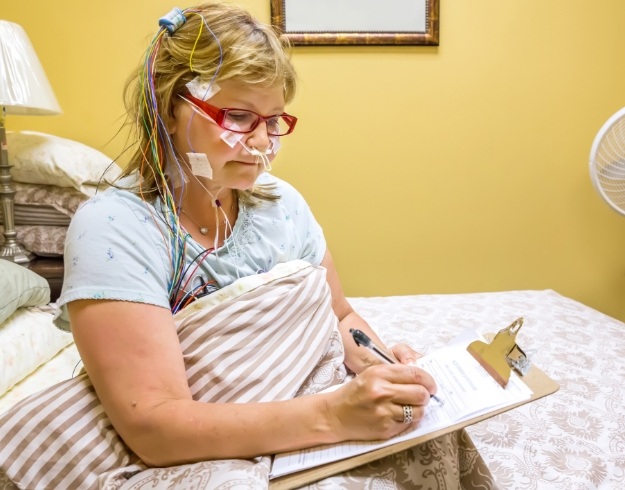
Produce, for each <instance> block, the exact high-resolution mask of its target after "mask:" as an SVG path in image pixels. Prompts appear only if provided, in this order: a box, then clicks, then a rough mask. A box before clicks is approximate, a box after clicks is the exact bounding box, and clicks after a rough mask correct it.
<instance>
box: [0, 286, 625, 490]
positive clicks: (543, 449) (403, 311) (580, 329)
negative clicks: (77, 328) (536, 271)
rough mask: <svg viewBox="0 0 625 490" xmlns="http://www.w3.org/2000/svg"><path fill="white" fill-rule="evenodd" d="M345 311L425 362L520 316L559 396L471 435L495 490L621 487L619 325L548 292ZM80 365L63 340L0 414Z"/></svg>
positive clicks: (622, 339)
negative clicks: (464, 337)
mask: <svg viewBox="0 0 625 490" xmlns="http://www.w3.org/2000/svg"><path fill="white" fill-rule="evenodd" d="M350 301H351V303H352V305H353V306H354V307H355V309H356V310H357V311H359V312H360V314H361V315H362V316H363V317H364V318H366V319H367V320H368V321H369V323H370V324H371V326H372V327H373V328H374V329H375V330H376V331H377V332H378V333H379V334H380V335H381V337H382V338H383V340H384V341H385V342H386V343H388V344H392V343H397V342H406V343H409V344H411V345H413V346H414V347H415V348H416V349H417V350H419V351H421V352H424V353H427V352H428V351H430V350H433V349H436V348H439V347H442V346H443V345H445V344H446V343H447V342H448V341H449V340H451V339H452V338H453V337H455V336H456V335H457V334H459V333H460V332H462V331H464V330H465V329H470V330H477V331H478V332H481V333H489V332H494V331H496V330H499V329H501V328H503V327H505V326H507V325H508V324H510V323H511V321H513V320H514V319H516V318H517V317H519V316H522V317H523V318H524V319H525V323H524V326H523V328H522V329H521V331H520V332H519V335H518V338H517V340H518V343H519V345H521V347H522V348H523V349H524V350H525V352H526V353H527V354H528V355H529V356H530V358H531V361H532V362H533V363H535V364H536V365H537V366H539V367H540V368H541V369H542V370H543V371H544V372H545V373H546V374H548V375H549V376H551V377H552V378H553V379H554V380H556V381H557V382H558V383H559V385H560V390H559V391H558V392H557V393H555V394H553V395H550V396H548V397H546V398H543V399H541V400H538V401H536V402H534V403H531V404H527V405H524V406H521V407H519V408H517V409H515V410H513V411H510V412H506V413H504V414H502V415H499V416H496V417H494V418H492V419H489V420H486V421H484V422H481V423H479V424H476V425H474V426H472V427H470V428H469V434H470V436H471V437H472V439H473V442H474V443H475V445H476V446H477V448H478V449H479V451H480V453H481V454H482V457H483V458H484V460H485V462H486V463H487V464H488V466H489V469H490V470H491V472H492V474H493V475H494V477H495V480H496V481H497V483H498V484H499V486H500V488H507V489H567V490H568V489H594V488H600V489H617V488H624V487H625V389H624V388H623V386H622V385H623V380H624V379H625V324H623V323H622V322H620V321H618V320H615V319H613V318H610V317H608V316H606V315H604V314H602V313H600V312H598V311H595V310H593V309H592V308H589V307H587V306H584V305H583V304H580V303H578V302H576V301H573V300H571V299H569V298H566V297H564V296H561V295H560V294H558V293H557V292H555V291H551V290H545V291H507V292H492V293H474V294H450V295H415V296H391V297H370V298H351V299H350ZM42 314H43V312H42ZM46 314H49V313H46ZM0 326H1V325H0ZM55 348H56V347H55ZM2 362H3V363H4V362H5V360H4V359H3V361H2ZM78 362H79V357H78V354H77V352H76V348H75V346H74V345H73V344H72V343H71V340H70V341H69V342H68V343H67V345H65V346H63V347H61V348H58V352H57V353H56V355H55V356H54V357H53V358H52V359H50V360H48V361H46V362H44V363H42V365H41V366H40V367H39V368H38V369H37V370H36V371H34V372H32V373H31V374H29V375H28V376H25V377H24V378H23V379H22V380H20V381H19V382H18V383H17V384H15V385H14V386H13V387H12V389H10V390H8V391H7V392H6V393H4V394H3V395H2V396H1V397H0V412H3V411H4V410H6V409H7V408H9V407H10V406H12V405H13V404H14V403H16V402H17V401H18V400H20V399H21V398H24V397H25V396H27V395H29V394H31V393H33V392H36V391H37V390H39V389H42V388H43V387H45V386H49V385H51V384H54V383H56V382H57V381H60V380H63V379H67V378H70V377H72V375H73V373H74V372H75V371H76V365H77V363H78ZM3 370H4V365H3Z"/></svg>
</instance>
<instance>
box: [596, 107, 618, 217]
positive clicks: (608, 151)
mask: <svg viewBox="0 0 625 490" xmlns="http://www.w3.org/2000/svg"><path fill="white" fill-rule="evenodd" d="M590 173H591V177H592V181H593V184H594V185H595V188H596V189H597V190H598V191H599V193H600V194H601V196H602V197H603V198H604V199H605V200H606V201H607V203H608V204H609V205H610V206H612V208H614V209H615V210H616V211H618V212H619V213H621V214H623V215H625V109H621V110H620V111H619V112H617V113H616V114H615V115H614V116H612V117H611V118H610V119H609V120H608V121H607V122H606V123H605V124H604V125H603V127H602V128H601V130H600V131H599V133H598V134H597V137H596V138H595V141H594V143H593V148H592V151H591V158H590Z"/></svg>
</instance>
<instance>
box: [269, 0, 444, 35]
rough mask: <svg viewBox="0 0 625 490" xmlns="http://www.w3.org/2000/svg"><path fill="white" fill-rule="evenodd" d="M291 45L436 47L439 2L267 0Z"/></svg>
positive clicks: (275, 19)
mask: <svg viewBox="0 0 625 490" xmlns="http://www.w3.org/2000/svg"><path fill="white" fill-rule="evenodd" d="M271 23H272V25H274V26H276V27H278V28H279V29H280V30H281V31H282V32H284V33H285V34H286V36H287V37H288V38H289V40H290V41H291V43H292V44H294V45H300V46H301V45H399V44H411V45H426V46H438V24H439V0H271Z"/></svg>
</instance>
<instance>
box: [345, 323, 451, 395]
mask: <svg viewBox="0 0 625 490" xmlns="http://www.w3.org/2000/svg"><path fill="white" fill-rule="evenodd" d="M349 333H351V334H352V337H354V342H356V345H357V346H359V347H360V346H361V345H362V346H363V347H366V348H367V349H369V350H370V351H371V352H373V353H374V354H375V355H376V357H377V358H378V359H380V360H382V362H385V363H386V364H397V363H396V362H395V360H394V359H393V358H392V357H390V356H388V355H387V354H386V353H385V352H384V351H383V350H382V349H380V348H379V347H378V346H377V345H375V344H374V343H373V341H372V340H371V339H370V338H369V337H368V336H367V334H365V333H364V332H363V331H362V330H357V329H354V328H350V329H349ZM430 398H431V399H432V400H434V401H435V402H437V403H438V404H439V405H442V404H443V401H442V400H441V399H440V398H438V397H437V396H436V395H430Z"/></svg>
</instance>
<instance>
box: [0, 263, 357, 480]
mask: <svg viewBox="0 0 625 490" xmlns="http://www.w3.org/2000/svg"><path fill="white" fill-rule="evenodd" d="M266 274H267V275H263V277H259V276H255V277H252V278H244V279H242V280H240V281H237V282H235V283H234V284H232V285H230V286H228V287H227V288H224V289H223V290H222V291H221V292H220V294H219V296H213V297H211V296H208V297H206V298H203V300H204V301H203V300H199V301H197V302H196V303H193V309H185V310H183V311H182V312H181V313H180V314H179V315H176V317H175V320H176V326H177V331H178V337H179V340H180V343H181V346H182V350H183V355H184V361H185V366H186V372H187V378H188V380H189V386H190V388H191V392H192V395H193V398H194V399H195V400H198V401H202V402H218V401H219V402H238V403H245V402H260V401H269V400H284V399H289V398H292V397H294V396H296V395H297V394H302V393H304V392H309V391H310V386H311V383H312V384H315V383H317V384H318V386H316V387H315V389H314V390H313V391H318V390H320V389H324V388H326V387H327V386H330V385H332V384H337V383H340V382H341V381H342V379H343V378H344V375H345V371H344V367H343V352H342V350H341V349H339V350H338V351H337V350H336V345H337V339H338V338H339V334H338V321H337V319H336V316H335V315H334V313H333V311H332V299H331V295H330V291H329V287H328V285H327V282H326V278H325V269H323V268H321V267H315V266H312V265H310V264H308V263H305V262H302V261H296V262H295V263H289V264H283V265H280V266H276V268H274V269H273V270H272V271H270V272H268V273H266ZM218 297H219V298H222V300H221V301H220V300H218V299H217V298H218ZM338 344H339V345H340V342H338ZM250 353H255V354H256V355H250ZM328 367H330V371H332V373H333V374H332V375H331V376H327V373H328V371H329V369H328ZM318 371H319V372H323V373H324V375H323V376H319V372H318ZM250 373H253V375H250ZM320 378H323V379H324V381H323V382H322V383H319V379H320ZM0 440H2V443H3V444H2V446H0V482H1V481H2V480H3V478H5V479H6V478H8V479H10V480H11V481H12V482H14V483H15V484H17V486H18V487H20V488H29V489H44V488H45V489H49V488H81V489H83V488H85V489H89V488H94V489H95V488H109V485H110V487H111V488H119V486H121V485H122V484H123V483H124V482H126V481H127V479H128V478H130V477H131V476H132V475H134V474H136V473H138V472H140V471H142V470H144V469H146V466H145V465H144V464H143V463H142V462H141V460H140V459H139V458H138V457H137V456H136V455H135V454H134V453H132V451H130V449H129V448H128V447H127V446H126V445H125V444H124V442H123V441H122V439H121V438H120V436H119V435H118V434H117V432H116V431H115V430H114V428H113V427H112V425H111V423H110V421H109V419H108V417H107V416H106V414H105V413H104V409H103V407H102V405H101V404H100V402H99V400H98V398H97V396H96V394H95V390H94V388H93V386H92V385H91V383H90V381H89V378H88V376H87V375H86V374H83V375H80V376H78V377H76V378H74V379H71V380H67V381H64V382H61V383H59V384H57V385H55V386H53V387H51V388H49V389H47V390H44V391H43V392H41V393H38V394H36V395H33V396H31V397H29V398H27V399H26V400H23V401H22V402H20V403H19V404H18V405H16V406H15V407H14V408H12V409H11V410H9V411H8V412H7V413H5V414H4V415H2V416H1V417H0ZM213 463H215V464H217V463H219V464H218V466H219V465H220V464H221V463H220V462H211V465H212V466H211V472H210V475H207V478H208V477H210V478H212V476H211V475H213V473H214V476H215V477H216V478H217V476H218V475H219V478H220V479H219V481H222V480H223V479H224V478H225V479H226V480H227V479H228V471H231V469H232V468H233V462H232V461H230V462H225V463H224V464H223V465H221V466H219V468H221V471H216V470H215V468H213V466H215V464H213ZM256 464H261V463H259V462H257V461H239V462H238V463H237V464H235V465H234V467H236V468H237V471H239V470H241V468H245V467H246V466H245V465H247V467H249V468H250V469H249V471H250V472H251V473H255V472H256V474H258V471H256V470H258V468H256V470H254V468H253V467H254V466H255V465H256ZM262 464H263V465H264V467H266V462H264V463H262ZM235 473H236V472H235ZM264 473H266V471H265V472H264ZM3 474H4V475H3ZM239 477H240V475H239ZM239 477H237V478H239ZM233 478H234V476H233ZM9 488H10V487H9ZM207 488H210V485H209V486H208V487H207Z"/></svg>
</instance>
